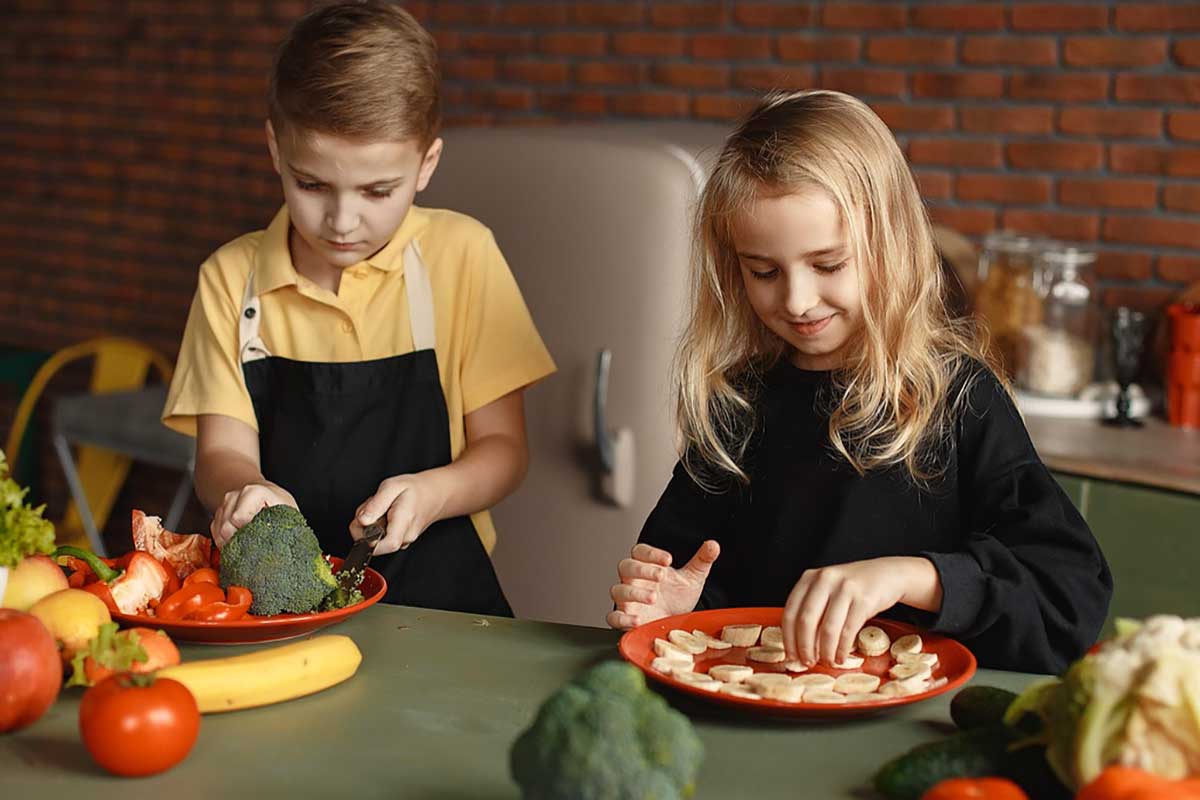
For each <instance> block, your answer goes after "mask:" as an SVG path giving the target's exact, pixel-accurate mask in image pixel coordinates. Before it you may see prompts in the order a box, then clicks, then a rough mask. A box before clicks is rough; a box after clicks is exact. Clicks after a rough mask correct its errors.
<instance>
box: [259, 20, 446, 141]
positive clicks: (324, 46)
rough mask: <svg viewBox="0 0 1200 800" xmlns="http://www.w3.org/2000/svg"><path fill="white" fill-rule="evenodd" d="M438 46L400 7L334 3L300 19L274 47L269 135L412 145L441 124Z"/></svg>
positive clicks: (430, 138)
mask: <svg viewBox="0 0 1200 800" xmlns="http://www.w3.org/2000/svg"><path fill="white" fill-rule="evenodd" d="M438 81H439V73H438V58H437V45H436V44H435V43H434V41H433V37H432V36H430V35H429V33H428V32H427V31H426V30H425V29H424V28H422V27H421V25H420V24H419V23H418V22H417V21H416V20H415V19H414V18H413V16H412V15H411V14H410V13H408V12H407V11H405V10H404V9H403V8H400V6H398V5H395V4H393V3H388V2H382V0H360V1H359V2H342V3H334V4H332V5H326V6H323V7H319V8H317V9H315V10H313V11H311V12H309V13H308V14H306V15H305V16H304V17H302V18H300V20H298V21H297V22H296V24H295V25H294V26H293V27H292V30H291V31H290V33H289V34H288V36H287V38H286V39H285V40H284V41H283V44H282V45H280V48H279V52H278V53H277V54H276V56H275V64H274V68H273V69H272V71H271V84H270V89H269V91H268V98H267V106H268V114H269V116H270V119H271V125H272V127H274V129H275V133H276V136H278V137H284V136H303V135H305V134H308V133H323V134H329V135H333V136H339V137H342V138H345V139H353V140H356V141H371V142H374V141H406V140H409V139H416V140H417V142H418V143H419V145H420V147H421V149H422V150H424V149H425V148H426V147H428V146H429V144H430V143H431V142H432V141H433V140H434V138H436V136H437V132H438V128H439V127H440V125H441V107H440V103H439V99H438Z"/></svg>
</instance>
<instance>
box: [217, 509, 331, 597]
mask: <svg viewBox="0 0 1200 800" xmlns="http://www.w3.org/2000/svg"><path fill="white" fill-rule="evenodd" d="M221 586H222V587H223V588H226V589H227V588H229V587H230V586H245V587H246V588H247V589H249V590H250V594H251V595H253V598H254V599H253V601H252V602H251V604H250V613H252V614H282V613H294V614H303V613H306V612H309V611H313V610H314V609H316V608H317V607H319V606H320V605H321V602H322V601H323V600H324V599H325V597H326V596H327V595H329V594H330V592H332V591H334V590H335V589H337V581H336V580H334V577H333V571H332V570H331V569H330V568H329V562H327V561H326V560H325V557H324V556H322V555H321V545H320V543H319V542H317V537H316V534H314V533H313V531H312V528H310V527H308V523H307V522H305V520H304V516H303V515H302V514H301V513H300V512H299V511H297V510H296V509H294V508H292V507H291V506H284V505H279V506H268V507H267V508H264V509H263V510H262V511H259V512H258V513H257V514H255V515H254V519H252V520H250V522H248V523H246V525H244V526H242V527H241V528H239V529H238V531H237V532H236V533H234V534H233V537H232V538H230V540H229V541H228V542H226V543H225V547H224V548H222V550H221Z"/></svg>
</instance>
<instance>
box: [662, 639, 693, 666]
mask: <svg viewBox="0 0 1200 800" xmlns="http://www.w3.org/2000/svg"><path fill="white" fill-rule="evenodd" d="M654 653H655V655H658V656H662V657H663V658H673V659H675V660H676V661H687V662H689V663H691V662H692V661H695V659H694V658H692V654H691V653H689V652H688V651H687V650H684V649H683V648H682V647H680V646H678V645H674V644H671V643H670V642H668V641H667V640H666V639H655V640H654Z"/></svg>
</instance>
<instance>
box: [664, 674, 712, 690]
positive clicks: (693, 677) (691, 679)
mask: <svg viewBox="0 0 1200 800" xmlns="http://www.w3.org/2000/svg"><path fill="white" fill-rule="evenodd" d="M674 678H675V680H677V681H679V682H680V683H686V684H687V685H688V686H694V687H696V688H697V689H703V690H705V691H706V692H715V691H718V690H719V689H720V688H721V682H720V681H715V680H713V679H712V678H710V677H708V676H707V675H704V674H703V673H700V672H676V673H675V674H674Z"/></svg>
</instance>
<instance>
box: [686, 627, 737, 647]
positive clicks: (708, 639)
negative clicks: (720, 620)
mask: <svg viewBox="0 0 1200 800" xmlns="http://www.w3.org/2000/svg"><path fill="white" fill-rule="evenodd" d="M692 636H695V637H696V638H697V639H699V640H700V641H702V642H704V643H705V644H706V645H708V649H709V650H728V649H729V648H731V647H733V645H731V644H730V643H729V642H727V641H725V640H723V639H718V638H717V637H715V636H711V635H709V634H707V633H705V632H704V631H702V630H700V629H699V628H697V629H696V630H694V631H692Z"/></svg>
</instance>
